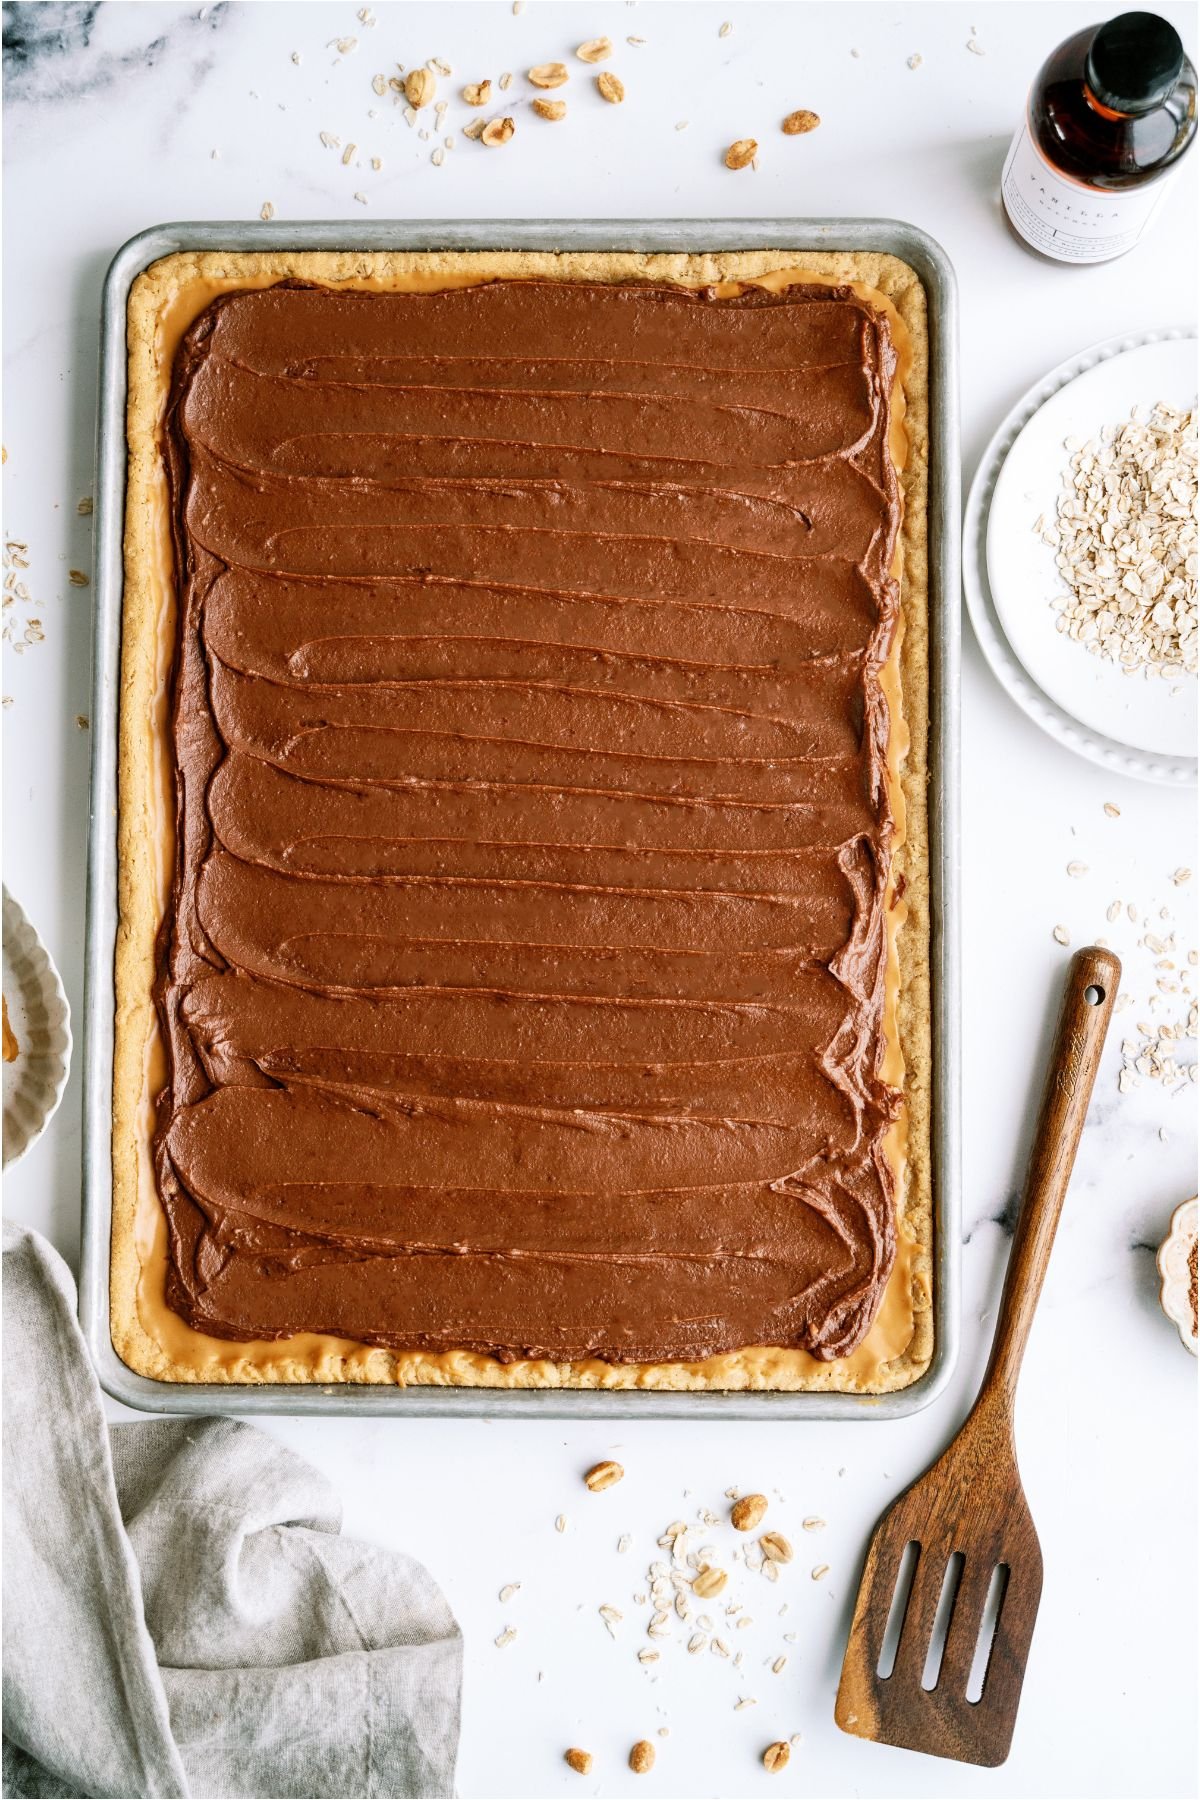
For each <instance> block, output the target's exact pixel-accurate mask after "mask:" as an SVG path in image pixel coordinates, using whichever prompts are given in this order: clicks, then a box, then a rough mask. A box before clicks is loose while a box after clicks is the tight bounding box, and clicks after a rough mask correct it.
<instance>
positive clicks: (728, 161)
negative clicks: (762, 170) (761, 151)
mask: <svg viewBox="0 0 1200 1800" xmlns="http://www.w3.org/2000/svg"><path fill="white" fill-rule="evenodd" d="M757 155H758V141H757V139H756V138H735V140H734V142H733V143H732V144H730V146H729V148H728V150H727V151H726V152H725V167H726V168H727V169H748V168H749V167H750V164H751V163H752V162H753V161H754V159H755V157H756V156H757Z"/></svg>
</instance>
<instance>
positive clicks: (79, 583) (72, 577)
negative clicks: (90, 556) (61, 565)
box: [67, 569, 91, 587]
mask: <svg viewBox="0 0 1200 1800" xmlns="http://www.w3.org/2000/svg"><path fill="white" fill-rule="evenodd" d="M67 580H68V581H69V582H70V584H71V586H72V587H89V586H90V585H91V584H90V582H89V580H88V578H87V576H86V575H85V574H84V572H83V570H82V569H68V571H67Z"/></svg>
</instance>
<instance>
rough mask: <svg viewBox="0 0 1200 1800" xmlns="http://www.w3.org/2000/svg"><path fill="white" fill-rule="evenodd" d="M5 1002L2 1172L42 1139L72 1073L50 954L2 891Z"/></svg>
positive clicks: (64, 1011) (62, 1001)
mask: <svg viewBox="0 0 1200 1800" xmlns="http://www.w3.org/2000/svg"><path fill="white" fill-rule="evenodd" d="M4 998H5V1000H6V1001H7V1002H8V1018H9V1024H10V1025H11V1026H12V1029H13V1031H14V1033H15V1034H16V1039H17V1043H18V1045H19V1050H18V1053H17V1059H16V1061H15V1062H10V1063H9V1062H6V1063H5V1064H4V1167H5V1168H6V1169H7V1168H8V1167H9V1166H10V1164H12V1163H15V1162H17V1161H19V1160H20V1158H21V1157H22V1156H24V1154H25V1152H26V1151H27V1150H28V1149H29V1148H30V1147H31V1145H33V1144H34V1143H36V1141H37V1139H38V1138H40V1137H41V1135H42V1133H43V1131H45V1129H46V1127H47V1125H48V1124H49V1123H50V1121H51V1119H52V1118H53V1117H54V1114H55V1113H56V1112H57V1110H58V1103H59V1101H60V1100H61V1099H62V1096H63V1089H64V1088H65V1087H66V1085H67V1076H68V1074H69V1073H70V1069H71V1009H70V1007H69V1006H68V1005H67V996H66V994H65V993H64V991H63V984H62V982H61V981H60V979H59V975H58V970H57V969H56V968H55V966H54V963H53V961H52V959H51V956H50V952H49V951H48V950H47V949H46V946H45V945H44V944H43V943H42V940H41V938H40V937H39V936H38V934H37V932H36V931H35V930H34V928H33V926H32V925H31V924H30V923H29V920H28V919H27V918H26V917H25V914H24V912H23V911H22V909H21V908H20V906H18V904H17V902H16V901H15V900H14V899H13V897H12V895H11V894H10V893H9V891H8V889H7V888H5V889H4Z"/></svg>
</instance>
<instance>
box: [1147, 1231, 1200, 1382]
mask: <svg viewBox="0 0 1200 1800" xmlns="http://www.w3.org/2000/svg"><path fill="white" fill-rule="evenodd" d="M1196 1210H1197V1208H1196V1201H1195V1200H1194V1199H1193V1200H1185V1201H1184V1203H1183V1205H1182V1206H1177V1207H1176V1208H1175V1211H1174V1212H1173V1213H1172V1214H1171V1229H1170V1231H1169V1232H1168V1233H1167V1235H1166V1238H1165V1239H1164V1241H1163V1244H1162V1247H1161V1249H1160V1250H1159V1252H1158V1258H1157V1261H1158V1273H1159V1276H1160V1278H1161V1280H1162V1287H1161V1288H1160V1290H1159V1299H1160V1301H1161V1302H1162V1309H1163V1311H1164V1312H1165V1313H1166V1315H1167V1317H1168V1319H1170V1321H1171V1323H1172V1325H1174V1327H1175V1329H1176V1331H1178V1333H1179V1339H1180V1342H1181V1343H1182V1345H1183V1347H1184V1349H1185V1350H1190V1351H1191V1353H1192V1355H1193V1356H1195V1355H1196V1353H1197V1351H1196V1315H1195V1312H1194V1311H1193V1309H1192V1269H1191V1259H1192V1257H1193V1256H1194V1254H1195V1250H1196Z"/></svg>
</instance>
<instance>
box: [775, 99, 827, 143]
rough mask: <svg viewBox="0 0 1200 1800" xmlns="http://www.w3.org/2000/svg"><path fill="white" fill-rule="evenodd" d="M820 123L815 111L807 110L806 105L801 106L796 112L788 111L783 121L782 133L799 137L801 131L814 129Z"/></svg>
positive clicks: (786, 135)
mask: <svg viewBox="0 0 1200 1800" xmlns="http://www.w3.org/2000/svg"><path fill="white" fill-rule="evenodd" d="M820 123H821V121H820V118H819V117H818V115H817V114H816V113H815V112H809V111H808V109H807V107H803V106H802V107H800V108H799V109H798V110H797V111H796V112H790V113H789V114H788V116H787V118H786V119H785V120H784V121H783V135H784V136H785V137H799V136H800V135H801V133H802V132H805V131H815V130H816V129H817V126H818V125H819V124H820Z"/></svg>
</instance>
